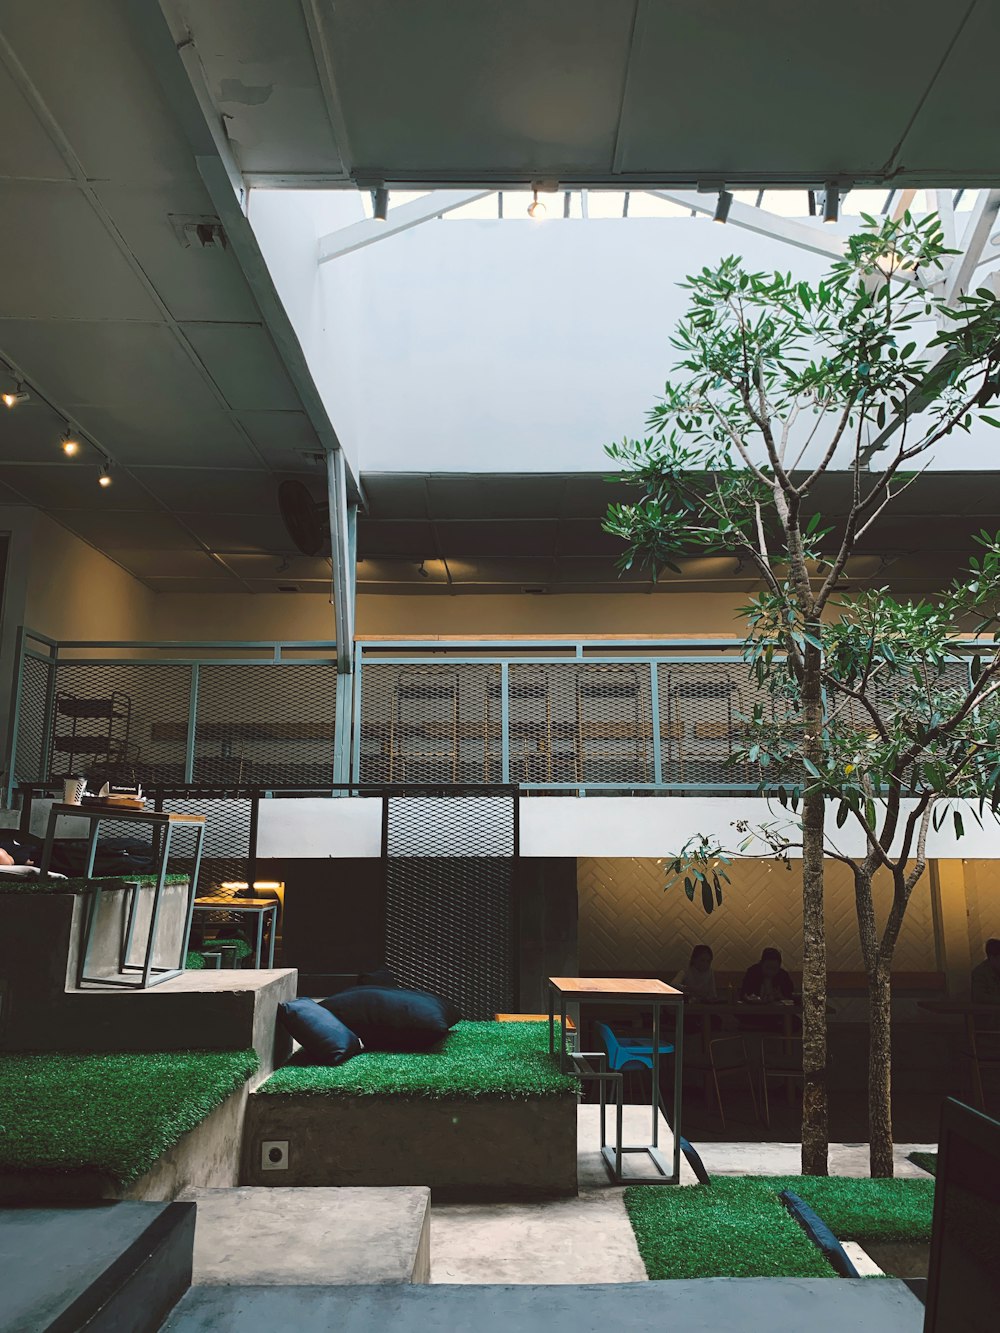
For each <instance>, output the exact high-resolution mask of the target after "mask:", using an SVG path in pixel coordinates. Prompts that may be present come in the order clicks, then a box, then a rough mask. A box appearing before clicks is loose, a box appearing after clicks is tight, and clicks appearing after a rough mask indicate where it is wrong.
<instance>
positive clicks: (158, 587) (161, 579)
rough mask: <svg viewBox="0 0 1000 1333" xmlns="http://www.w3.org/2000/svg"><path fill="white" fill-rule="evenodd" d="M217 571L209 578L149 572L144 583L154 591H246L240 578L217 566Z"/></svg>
mask: <svg viewBox="0 0 1000 1333" xmlns="http://www.w3.org/2000/svg"><path fill="white" fill-rule="evenodd" d="M215 569H216V573H215V574H213V575H212V576H211V577H209V578H193V579H183V578H175V577H173V576H172V575H162V576H158V575H154V574H147V575H146V576H145V578H144V579H143V583H145V584H146V585H147V587H149V588H151V589H152V590H153V592H181V593H192V592H197V593H206V594H207V593H218V592H245V591H246V589H245V588H244V587H243V585H242V584H241V583H240V582H239V580H238V579H235V578H233V577H231V576H230V575H227V574H225V573H223V572H222V571H221V570H219V566H217V565H216V566H215Z"/></svg>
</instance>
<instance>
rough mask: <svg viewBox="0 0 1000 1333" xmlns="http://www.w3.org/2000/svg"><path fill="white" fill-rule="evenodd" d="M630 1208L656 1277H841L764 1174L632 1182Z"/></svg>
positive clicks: (628, 1194) (627, 1193) (648, 1266)
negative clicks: (700, 1181) (698, 1181)
mask: <svg viewBox="0 0 1000 1333" xmlns="http://www.w3.org/2000/svg"><path fill="white" fill-rule="evenodd" d="M625 1207H626V1209H627V1210H628V1215H629V1221H630V1222H631V1223H632V1230H633V1231H634V1232H635V1238H636V1242H637V1244H638V1246H639V1253H640V1254H641V1255H642V1261H643V1263H644V1264H645V1265H646V1272H647V1274H648V1275H649V1277H650V1278H652V1279H654V1280H658V1279H664V1278H696V1277H836V1274H835V1272H834V1270H833V1269H832V1268H831V1266H830V1265H829V1263H827V1261H826V1259H824V1257H823V1255H822V1254H821V1253H820V1251H819V1250H818V1249H817V1248H816V1246H815V1245H813V1243H812V1241H811V1240H810V1239H809V1238H808V1236H807V1235H806V1234H805V1232H804V1231H803V1230H802V1228H801V1227H800V1226H799V1224H798V1223H797V1222H796V1221H795V1219H794V1218H793V1217H792V1216H791V1214H790V1213H789V1212H788V1211H787V1210H786V1208H785V1206H784V1204H782V1202H781V1200H780V1199H779V1198H778V1191H777V1189H776V1188H775V1184H774V1182H773V1181H771V1180H768V1179H765V1178H763V1177H760V1176H735V1177H732V1178H726V1179H716V1180H714V1181H713V1182H712V1184H710V1185H690V1186H688V1185H685V1186H680V1187H677V1188H672V1187H670V1186H666V1185H665V1186H660V1187H657V1188H653V1187H652V1186H648V1185H632V1186H630V1187H629V1188H628V1189H627V1190H626V1191H625Z"/></svg>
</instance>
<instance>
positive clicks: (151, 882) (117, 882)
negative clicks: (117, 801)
mask: <svg viewBox="0 0 1000 1333" xmlns="http://www.w3.org/2000/svg"><path fill="white" fill-rule="evenodd" d="M188 879H189V876H187V875H167V876H166V877H165V878H164V881H163V883H164V884H165V885H168V884H169V885H175V884H187V883H188ZM156 883H157V879H156V876H155V875H103V876H98V877H93V876H91V877H90V878H89V879H88V878H87V877H86V876H82V875H81V876H79V877H78V878H73V879H49V878H48V877H47V876H46V877H45V878H44V879H42V878H34V877H29V876H24V877H23V878H22V877H21V876H12V875H0V894H34V895H37V894H49V895H52V894H60V893H73V894H79V893H93V892H94V891H95V889H101V890H103V891H105V892H106V891H108V890H111V889H125V888H128V887H129V885H131V884H138V885H139V886H140V887H142V888H155V887H156Z"/></svg>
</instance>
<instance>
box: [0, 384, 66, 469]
mask: <svg viewBox="0 0 1000 1333" xmlns="http://www.w3.org/2000/svg"><path fill="white" fill-rule="evenodd" d="M6 383H7V378H6V376H4V375H3V372H2V370H0V384H2V385H3V386H4V387H6ZM65 428H66V423H65V422H64V421H63V419H62V418H61V417H59V416H57V415H56V414H55V413H54V412H53V411H51V409H50V408H49V407H48V406H47V405H46V404H45V403H42V402H40V401H39V400H38V399H37V398H32V399H31V401H30V402H27V403H22V404H21V405H20V406H19V407H16V408H14V409H12V410H7V409H2V410H0V460H2V461H3V462H5V463H36V462H37V463H49V462H56V461H58V460H61V459H63V458H64V455H63V453H62V452H61V450H60V448H59V442H60V441H61V440H62V438H63V435H64V434H65Z"/></svg>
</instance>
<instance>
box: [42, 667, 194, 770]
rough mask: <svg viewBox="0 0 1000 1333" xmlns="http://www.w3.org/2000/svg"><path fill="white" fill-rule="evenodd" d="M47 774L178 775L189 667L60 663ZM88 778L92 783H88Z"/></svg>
mask: <svg viewBox="0 0 1000 1333" xmlns="http://www.w3.org/2000/svg"><path fill="white" fill-rule="evenodd" d="M55 675H56V706H55V710H54V714H53V726H52V742H51V748H50V766H49V774H47V775H46V776H52V777H59V776H62V775H67V774H71V773H72V774H83V775H85V776H87V777H88V778H91V779H94V780H97V779H99V780H101V781H104V780H108V779H110V780H113V781H123V782H131V781H137V782H141V783H142V785H143V786H144V787H151V786H154V785H156V784H157V783H163V782H183V780H184V757H185V748H186V747H185V739H186V734H187V715H188V704H189V699H190V692H191V668H190V667H188V666H185V665H183V664H181V663H159V662H156V663H145V662H127V661H125V662H114V663H110V664H107V663H102V662H88V661H75V662H73V661H70V662H60V663H59V664H58V666H57V667H56V672H55ZM91 785H93V784H91Z"/></svg>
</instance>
